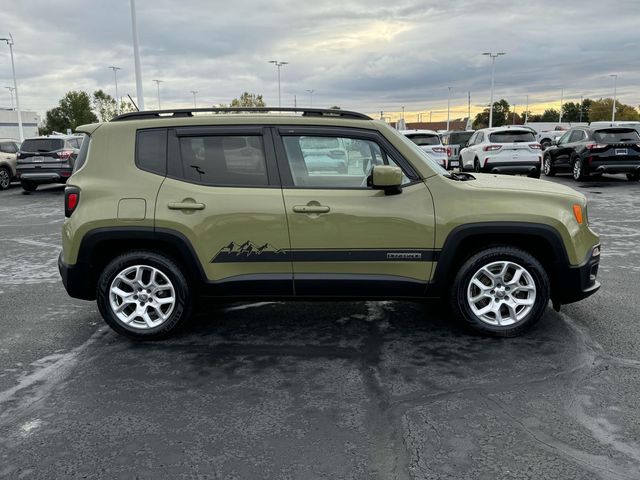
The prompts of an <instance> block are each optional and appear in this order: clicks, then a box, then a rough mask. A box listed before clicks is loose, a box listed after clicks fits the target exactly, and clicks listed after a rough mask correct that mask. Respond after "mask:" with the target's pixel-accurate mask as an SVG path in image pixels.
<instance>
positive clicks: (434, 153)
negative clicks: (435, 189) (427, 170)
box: [400, 130, 451, 169]
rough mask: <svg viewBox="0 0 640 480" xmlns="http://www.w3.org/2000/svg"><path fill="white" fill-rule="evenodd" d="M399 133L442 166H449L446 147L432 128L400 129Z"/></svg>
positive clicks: (447, 167)
mask: <svg viewBox="0 0 640 480" xmlns="http://www.w3.org/2000/svg"><path fill="white" fill-rule="evenodd" d="M400 133H402V134H403V135H404V136H406V137H407V138H408V139H409V140H411V141H412V142H413V143H415V144H416V145H418V146H419V147H420V148H421V149H422V150H424V151H425V152H427V153H428V154H429V155H430V156H431V158H433V159H434V160H435V161H436V162H438V164H439V165H441V166H442V167H443V168H446V169H450V168H451V166H450V165H449V157H448V156H447V149H446V148H445V146H444V145H442V140H441V139H440V134H439V133H438V132H435V131H433V130H400Z"/></svg>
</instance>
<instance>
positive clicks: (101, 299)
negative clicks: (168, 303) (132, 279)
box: [96, 250, 193, 340]
mask: <svg viewBox="0 0 640 480" xmlns="http://www.w3.org/2000/svg"><path fill="white" fill-rule="evenodd" d="M134 265H145V266H149V267H153V268H156V269H158V270H159V271H160V272H162V273H163V274H164V275H165V276H166V277H167V278H168V279H169V281H170V282H171V284H172V285H173V287H174V292H175V298H176V301H175V304H174V306H173V310H172V312H171V314H170V315H169V317H168V318H167V319H166V320H165V321H164V322H162V323H161V324H159V325H158V326H155V327H151V328H147V329H140V328H135V327H132V326H130V325H127V324H126V323H124V322H123V321H122V320H120V319H119V318H118V317H117V316H116V314H115V313H114V311H113V309H112V308H111V304H110V299H109V292H110V288H111V285H112V282H113V281H114V279H115V278H116V276H117V275H118V274H119V273H120V272H122V271H124V270H125V269H126V268H127V267H131V266H134ZM134 298H137V297H134ZM96 299H97V303H98V309H99V310H100V314H101V315H102V318H104V320H105V322H107V324H108V325H109V326H110V327H111V328H112V329H113V330H115V331H116V332H117V333H119V334H121V335H124V336H126V337H129V338H133V339H136V340H158V339H162V338H166V337H168V336H169V335H170V334H172V333H174V332H175V331H176V330H177V329H178V328H180V327H181V326H182V325H184V324H185V323H186V322H187V321H188V320H189V318H190V317H191V312H192V310H193V298H192V296H191V289H190V288H189V283H188V281H187V279H186V277H185V276H184V274H183V273H182V271H181V270H180V267H179V266H178V265H177V264H176V263H175V262H174V261H173V260H172V259H170V258H169V257H167V256H165V255H163V254H160V253H156V252H151V251H145V250H140V251H132V252H129V253H125V254H124V255H120V256H118V257H116V258H114V259H113V260H112V261H111V262H109V264H107V266H106V267H105V268H104V269H103V271H102V273H101V274H100V277H99V278H98V284H97V286H96Z"/></svg>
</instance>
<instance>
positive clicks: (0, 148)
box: [0, 142, 18, 153]
mask: <svg viewBox="0 0 640 480" xmlns="http://www.w3.org/2000/svg"><path fill="white" fill-rule="evenodd" d="M17 151H18V150H17V149H16V144H15V143H13V142H2V143H0V152H2V153H16V152H17Z"/></svg>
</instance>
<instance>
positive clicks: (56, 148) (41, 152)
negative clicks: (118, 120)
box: [16, 135, 83, 192]
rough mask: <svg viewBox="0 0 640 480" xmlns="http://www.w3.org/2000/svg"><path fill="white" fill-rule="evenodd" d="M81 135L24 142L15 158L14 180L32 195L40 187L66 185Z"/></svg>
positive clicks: (32, 139) (78, 149)
mask: <svg viewBox="0 0 640 480" xmlns="http://www.w3.org/2000/svg"><path fill="white" fill-rule="evenodd" d="M82 139H83V136H82V135H58V136H48V137H35V138H27V139H26V140H25V141H24V142H22V145H21V147H20V150H19V151H18V154H17V160H18V161H17V165H16V170H17V176H18V178H19V179H20V183H21V184H22V188H23V189H24V190H26V191H28V192H32V191H34V190H35V189H36V188H38V185H40V184H43V183H66V181H67V179H68V178H69V177H70V176H71V174H72V173H73V165H74V163H75V160H76V157H77V156H78V152H79V151H80V146H81V145H82Z"/></svg>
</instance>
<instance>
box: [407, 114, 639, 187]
mask: <svg viewBox="0 0 640 480" xmlns="http://www.w3.org/2000/svg"><path fill="white" fill-rule="evenodd" d="M639 131H640V122H613V123H612V122H593V123H592V124H590V125H588V126H587V125H580V126H576V127H573V128H570V129H569V130H566V128H565V127H564V126H559V127H557V130H554V131H553V132H554V134H558V135H561V136H560V137H559V138H555V135H548V134H549V131H545V132H542V133H538V132H537V131H536V130H535V129H533V128H531V127H530V126H527V125H507V126H502V127H493V128H483V129H481V130H477V131H473V130H467V131H452V132H444V133H438V132H435V131H432V130H403V131H402V133H403V134H404V135H405V136H407V137H408V138H409V139H411V140H412V141H413V142H414V143H415V144H417V145H418V146H419V147H420V148H421V149H422V150H424V151H425V152H426V153H427V154H428V155H429V156H430V157H432V158H433V159H434V160H435V161H436V162H438V163H439V164H440V165H441V166H442V167H444V168H446V169H448V170H452V169H454V168H458V169H459V170H460V171H461V172H464V171H474V172H489V173H507V174H525V175H527V176H529V177H533V178H540V174H541V172H544V173H545V175H546V176H553V175H555V174H556V173H560V172H568V173H572V174H573V177H574V179H576V180H583V179H585V178H586V177H588V176H591V175H593V176H599V175H602V174H603V173H614V174H615V173H624V174H626V175H627V178H628V179H629V180H630V181H638V180H640V133H639ZM541 135H542V136H543V137H544V139H545V142H544V143H541V142H540V138H541ZM551 138H553V139H551ZM547 140H548V142H547Z"/></svg>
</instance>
